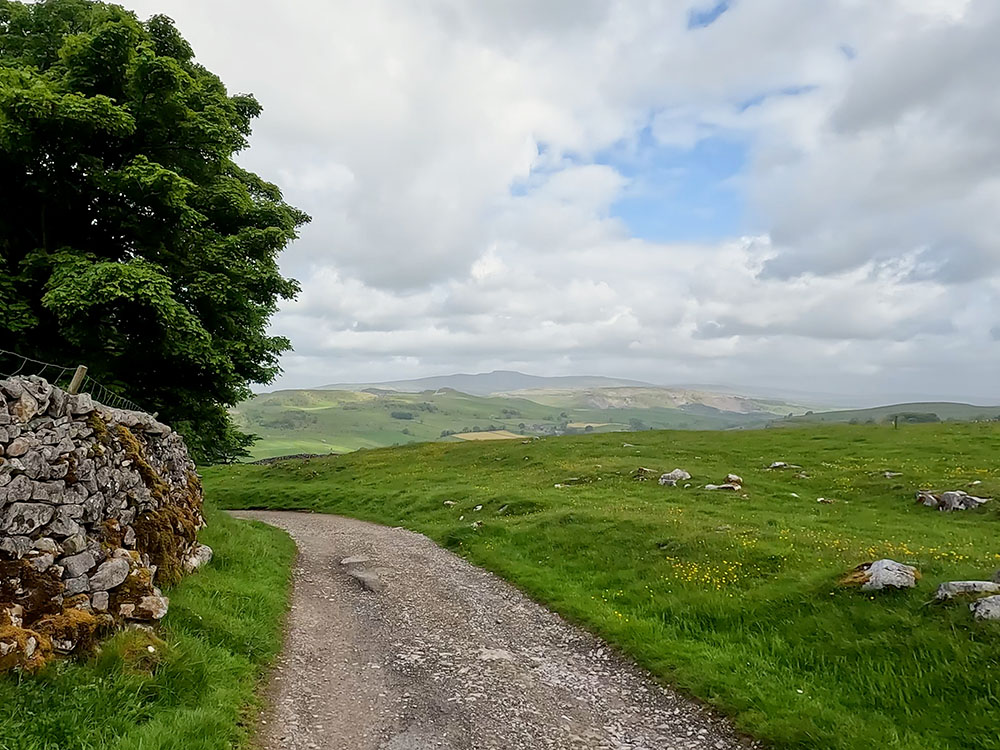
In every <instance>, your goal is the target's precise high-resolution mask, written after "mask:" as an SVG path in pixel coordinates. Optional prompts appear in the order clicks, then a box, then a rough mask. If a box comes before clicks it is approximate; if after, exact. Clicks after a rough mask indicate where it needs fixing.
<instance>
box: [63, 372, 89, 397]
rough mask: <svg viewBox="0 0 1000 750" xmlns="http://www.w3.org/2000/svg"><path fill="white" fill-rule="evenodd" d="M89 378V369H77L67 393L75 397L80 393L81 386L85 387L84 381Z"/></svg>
mask: <svg viewBox="0 0 1000 750" xmlns="http://www.w3.org/2000/svg"><path fill="white" fill-rule="evenodd" d="M86 376H87V368H86V366H85V365H80V366H79V367H77V368H76V372H74V373H73V379H72V380H71V381H70V383H69V388H67V389H66V393H69V394H71V395H75V394H77V393H79V392H80V386H82V385H83V379H84V378H85V377H86Z"/></svg>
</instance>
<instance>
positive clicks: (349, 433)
mask: <svg viewBox="0 0 1000 750" xmlns="http://www.w3.org/2000/svg"><path fill="white" fill-rule="evenodd" d="M559 393H560V398H563V399H564V400H565V404H563V405H557V404H555V402H553V404H541V403H537V402H535V401H532V400H529V399H525V398H520V397H518V396H516V395H509V396H473V395H469V394H467V393H459V392H458V391H454V390H444V391H439V392H434V391H425V392H423V393H397V392H391V391H378V392H375V393H368V392H363V391H332V390H303V391H277V392H275V393H266V394H261V395H259V396H256V397H255V398H253V399H251V400H250V401H247V402H244V403H242V404H240V405H239V406H238V407H237V408H236V409H235V410H234V417H235V419H236V422H237V424H238V425H239V426H240V427H241V428H242V429H244V430H246V431H247V432H252V433H254V434H256V435H260V436H261V438H262V439H261V440H260V441H259V442H258V443H257V444H256V445H254V446H253V448H252V449H251V451H252V454H253V457H254V458H269V457H272V456H287V455H291V454H295V453H318V454H324V453H331V452H335V453H344V452H348V451H353V450H357V449H359V448H377V447H384V446H390V445H404V444H408V443H416V442H426V441H428V440H439V439H441V438H442V437H443V436H446V434H447V433H450V432H455V433H457V432H486V431H489V430H510V431H513V432H517V433H524V434H527V435H540V434H553V433H555V432H556V431H557V430H562V431H566V429H567V428H569V430H570V431H572V430H574V429H575V430H579V431H580V432H583V431H584V430H585V429H586V426H587V425H593V427H592V429H593V431H595V432H608V431H616V430H617V431H620V430H626V429H629V427H630V424H632V425H637V426H638V425H642V426H643V427H651V428H657V429H668V428H669V429H702V430H723V429H729V428H733V427H759V426H761V425H763V424H764V423H765V422H767V421H768V420H770V419H771V418H772V417H773V416H775V415H774V414H772V413H770V412H769V411H758V412H754V413H749V414H748V413H743V412H739V411H737V412H728V411H723V410H720V409H716V408H713V407H710V406H706V405H704V404H692V405H689V406H686V407H684V408H677V407H676V406H675V405H671V404H673V403H674V397H673V396H670V397H669V398H668V397H667V396H665V395H664V394H667V391H664V390H663V389H607V394H604V392H603V391H598V392H590V391H587V392H582V393H581V394H573V393H572V392H559ZM586 393H590V394H591V396H586ZM594 393H597V394H598V395H597V396H594ZM567 394H569V396H573V398H567ZM602 394H603V395H602ZM548 395H549V396H550V397H551V394H548ZM668 395H669V394H668ZM640 396H641V398H640ZM711 398H713V399H714V398H719V399H723V400H720V401H719V404H720V406H731V407H732V408H741V409H742V408H750V406H748V405H751V406H752V405H753V404H755V403H757V402H751V401H747V400H743V401H739V402H737V400H735V399H732V398H731V397H716V396H711ZM588 399H590V400H588ZM591 401H593V403H591ZM633 402H635V403H633ZM759 406H760V408H761V409H772V408H774V407H773V406H772V405H770V404H769V403H765V402H760V404H759ZM574 425H576V427H574Z"/></svg>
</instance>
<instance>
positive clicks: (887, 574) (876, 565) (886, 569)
mask: <svg viewBox="0 0 1000 750" xmlns="http://www.w3.org/2000/svg"><path fill="white" fill-rule="evenodd" d="M919 578H920V571H918V570H917V569H916V568H914V567H912V566H910V565H904V564H903V563H899V562H896V561H895V560H888V559H883V560H876V561H875V562H870V563H862V564H861V565H859V566H858V567H856V568H855V569H854V570H852V571H851V572H850V573H848V574H847V576H845V577H844V578H843V579H842V580H841V583H842V584H844V585H848V586H851V585H860V586H861V588H862V589H863V590H865V591H881V590H882V589H885V588H895V589H908V588H913V587H914V586H916V585H917V580H918V579H919Z"/></svg>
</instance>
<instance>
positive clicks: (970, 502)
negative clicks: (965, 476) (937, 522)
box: [917, 490, 989, 513]
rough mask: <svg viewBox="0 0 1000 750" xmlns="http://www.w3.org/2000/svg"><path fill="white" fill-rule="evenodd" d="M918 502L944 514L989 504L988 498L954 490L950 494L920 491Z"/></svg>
mask: <svg viewBox="0 0 1000 750" xmlns="http://www.w3.org/2000/svg"><path fill="white" fill-rule="evenodd" d="M917 502H918V503H920V504H921V505H926V506H927V507H928V508H937V509H938V510H941V511H944V512H946V513H947V512H950V511H953V510H972V509H973V508H978V507H979V506H980V505H983V504H985V503H987V502H989V498H988V497H976V496H975V495H970V494H969V493H968V492H966V491H965V490H952V491H950V492H937V493H935V492H930V491H928V490H920V491H919V492H917Z"/></svg>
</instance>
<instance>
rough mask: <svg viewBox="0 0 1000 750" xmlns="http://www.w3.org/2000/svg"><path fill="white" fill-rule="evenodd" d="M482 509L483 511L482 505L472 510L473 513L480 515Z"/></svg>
mask: <svg viewBox="0 0 1000 750" xmlns="http://www.w3.org/2000/svg"><path fill="white" fill-rule="evenodd" d="M482 509H483V506H482V505H477V506H476V507H475V508H473V509H472V511H473V512H474V513H478V512H479V511H481V510H482Z"/></svg>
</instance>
